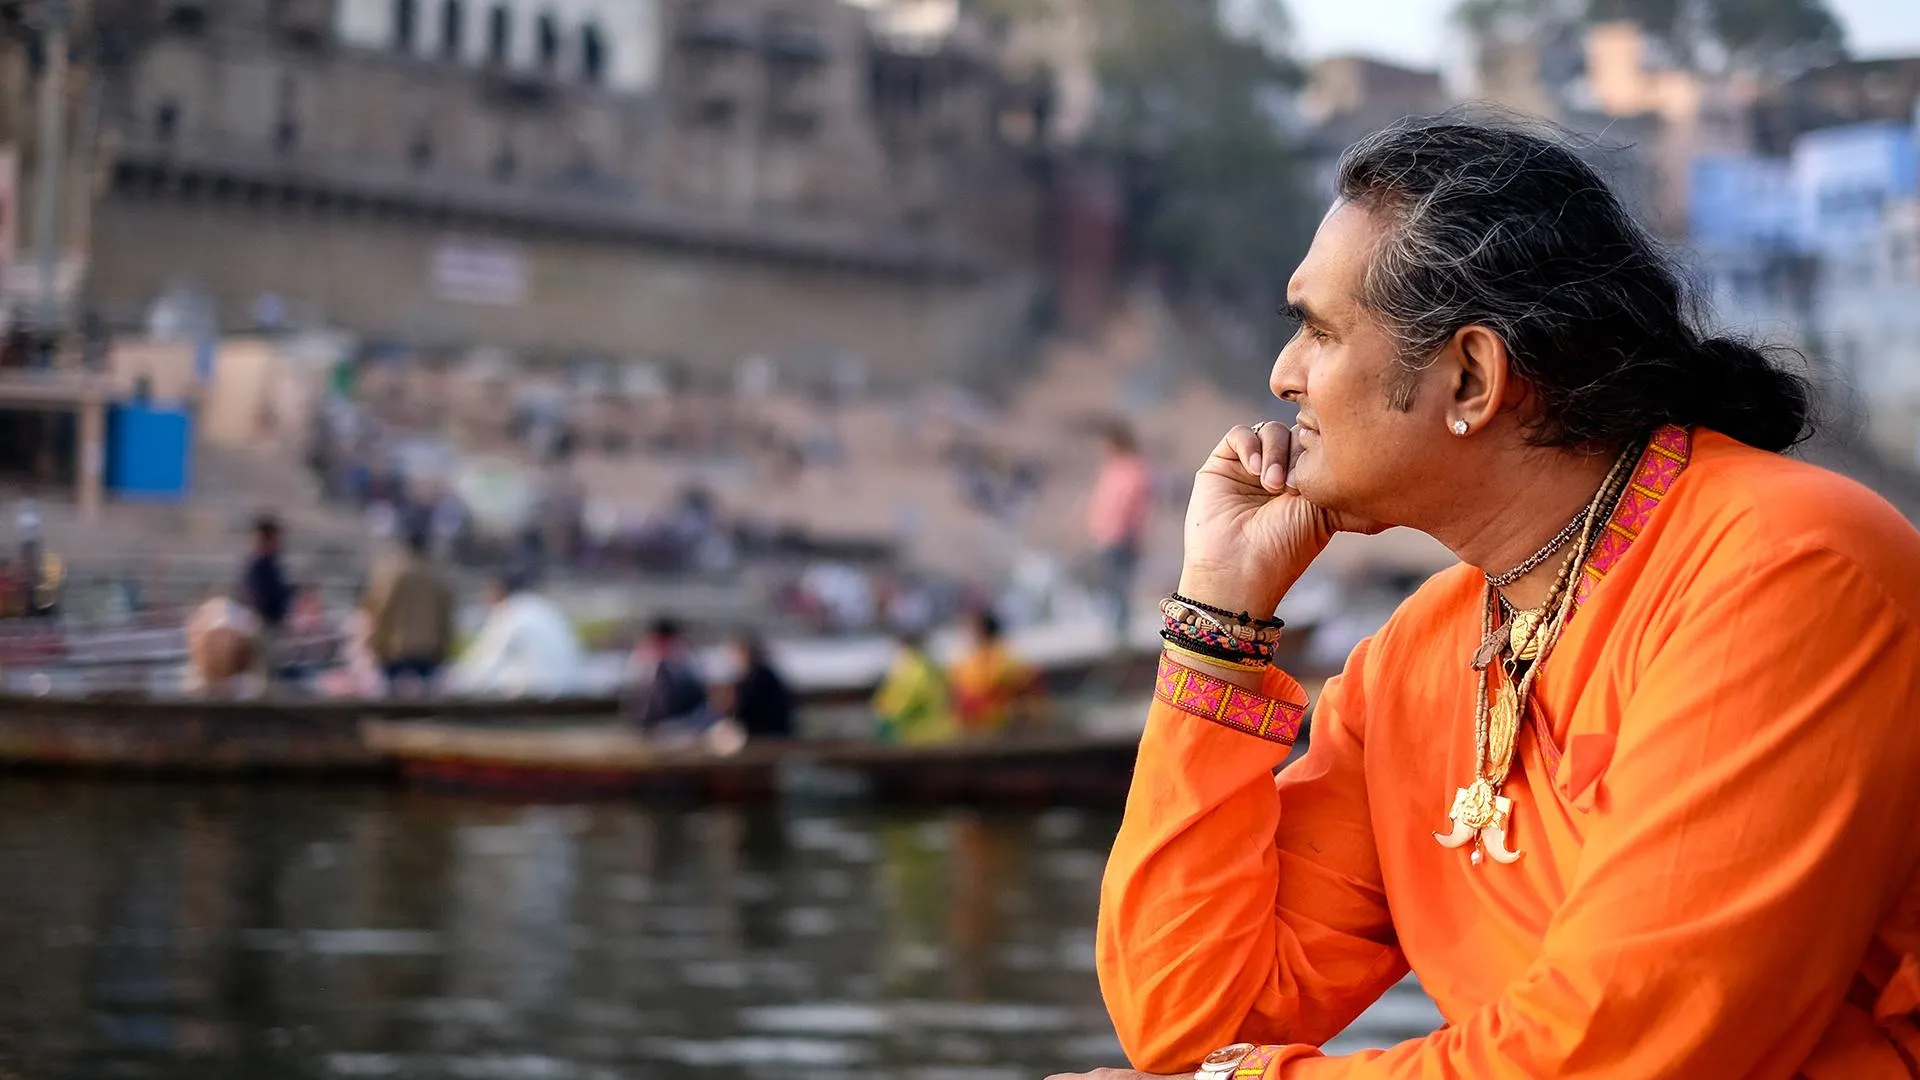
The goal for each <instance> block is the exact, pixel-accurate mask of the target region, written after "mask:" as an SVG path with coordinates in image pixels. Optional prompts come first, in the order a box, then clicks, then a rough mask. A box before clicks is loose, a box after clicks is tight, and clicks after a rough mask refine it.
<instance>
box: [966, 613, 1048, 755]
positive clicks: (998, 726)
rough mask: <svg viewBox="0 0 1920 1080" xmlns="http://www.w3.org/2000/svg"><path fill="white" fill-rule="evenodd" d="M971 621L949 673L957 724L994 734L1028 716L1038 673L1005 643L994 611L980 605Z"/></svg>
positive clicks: (970, 732) (970, 730)
mask: <svg viewBox="0 0 1920 1080" xmlns="http://www.w3.org/2000/svg"><path fill="white" fill-rule="evenodd" d="M971 624H972V625H971V626H970V627H969V629H970V632H971V637H972V639H973V640H972V643H971V648H969V649H968V650H967V653H966V655H965V656H962V657H961V658H960V659H959V661H958V662H956V663H955V664H954V665H953V668H952V670H951V671H950V672H949V673H948V677H949V679H950V680H951V681H952V684H953V704H954V710H955V713H956V714H957V718H958V720H959V722H960V730H961V731H962V732H964V733H965V734H967V735H994V734H998V733H1000V732H1002V731H1005V730H1006V729H1007V728H1008V726H1010V725H1012V724H1015V723H1026V722H1029V721H1031V720H1032V718H1033V716H1034V710H1035V708H1036V707H1037V706H1038V704H1039V689H1040V683H1039V676H1038V674H1037V673H1036V672H1035V671H1034V670H1033V667H1032V666H1031V665H1029V664H1027V663H1026V662H1024V661H1022V660H1021V659H1020V658H1019V657H1017V656H1015V655H1013V652H1012V651H1011V650H1010V649H1008V648H1007V643H1006V640H1005V638H1004V636H1003V634H1002V631H1001V626H1000V617H999V616H997V615H995V614H994V613H993V612H991V611H979V612H976V613H974V615H973V618H972V620H971Z"/></svg>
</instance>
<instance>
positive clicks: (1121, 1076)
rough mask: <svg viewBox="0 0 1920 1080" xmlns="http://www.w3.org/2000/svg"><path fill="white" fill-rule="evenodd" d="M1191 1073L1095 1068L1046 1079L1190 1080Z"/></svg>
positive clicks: (1060, 1074)
mask: <svg viewBox="0 0 1920 1080" xmlns="http://www.w3.org/2000/svg"><path fill="white" fill-rule="evenodd" d="M1192 1076H1193V1074H1192V1073H1174V1074H1172V1075H1161V1074H1157V1073H1143V1072H1139V1071H1137V1070H1134V1069H1095V1070H1093V1071H1092V1072H1084V1073H1054V1074H1053V1075H1052V1076H1049V1077H1047V1080H1191V1078H1192Z"/></svg>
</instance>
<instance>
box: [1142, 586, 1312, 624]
mask: <svg viewBox="0 0 1920 1080" xmlns="http://www.w3.org/2000/svg"><path fill="white" fill-rule="evenodd" d="M1168 599H1170V600H1175V601H1178V602H1179V603H1182V604H1185V605H1186V606H1187V607H1190V608H1193V609H1195V610H1196V611H1204V612H1206V613H1207V614H1209V615H1218V616H1220V617H1221V618H1223V619H1232V620H1233V621H1235V622H1241V623H1246V624H1247V625H1248V626H1259V627H1267V628H1271V629H1274V630H1278V629H1280V628H1282V627H1284V626H1286V625H1287V624H1286V623H1285V622H1282V621H1281V620H1279V619H1276V618H1273V617H1272V616H1268V617H1267V618H1264V619H1257V618H1255V617H1254V615H1253V613H1252V612H1250V611H1228V610H1227V609H1226V608H1219V607H1214V606H1213V605H1212V604H1203V603H1201V602H1200V601H1198V600H1195V599H1194V598H1193V597H1191V596H1181V595H1180V594H1179V593H1174V594H1173V595H1172V596H1170V597H1168Z"/></svg>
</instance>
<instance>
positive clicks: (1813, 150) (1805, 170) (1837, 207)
mask: <svg viewBox="0 0 1920 1080" xmlns="http://www.w3.org/2000/svg"><path fill="white" fill-rule="evenodd" d="M1793 186H1794V188H1795V189H1796V192H1797V197H1798V202H1799V230H1800V243H1801V245H1802V246H1803V247H1805V248H1806V249H1807V250H1809V251H1812V252H1816V253H1819V254H1822V255H1827V254H1837V255H1845V254H1847V253H1849V252H1854V251H1858V250H1859V249H1860V247H1861V246H1862V245H1864V244H1868V243H1871V242H1872V240H1873V238H1874V237H1875V236H1876V235H1878V234H1879V232H1880V230H1881V227H1882V226H1883V224H1884V223H1885V221H1886V216H1887V212H1888V210H1889V209H1890V208H1891V207H1893V206H1894V205H1896V204H1898V203H1900V202H1903V201H1905V200H1908V199H1912V198H1913V197H1914V196H1915V195H1916V194H1920V144H1916V142H1915V139H1914V129H1913V126H1912V125H1911V124H1901V123H1894V122H1890V121H1881V122H1875V123H1866V124H1849V125H1847V126H1845V127H1836V128H1825V129H1823V130H1820V131H1811V132H1808V133H1807V134H1805V135H1802V136H1800V138H1799V139H1797V140H1795V142H1794V145H1793Z"/></svg>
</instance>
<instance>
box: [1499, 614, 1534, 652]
mask: <svg viewBox="0 0 1920 1080" xmlns="http://www.w3.org/2000/svg"><path fill="white" fill-rule="evenodd" d="M1540 621H1541V612H1539V611H1516V612H1514V613H1513V621H1512V622H1510V623H1508V624H1507V649H1508V651H1510V652H1511V653H1512V654H1513V657H1514V659H1516V660H1532V659H1533V658H1535V657H1537V656H1539V655H1540Z"/></svg>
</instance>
